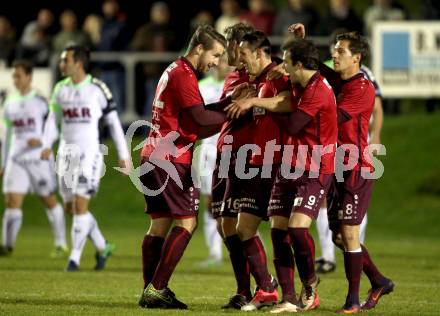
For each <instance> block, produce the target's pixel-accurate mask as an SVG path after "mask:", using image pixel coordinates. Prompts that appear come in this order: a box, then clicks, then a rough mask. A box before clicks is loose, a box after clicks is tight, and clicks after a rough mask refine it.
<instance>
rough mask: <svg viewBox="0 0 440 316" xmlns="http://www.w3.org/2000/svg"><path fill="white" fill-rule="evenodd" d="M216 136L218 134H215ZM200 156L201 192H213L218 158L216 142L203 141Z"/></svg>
mask: <svg viewBox="0 0 440 316" xmlns="http://www.w3.org/2000/svg"><path fill="white" fill-rule="evenodd" d="M215 136H216V135H215ZM199 150H200V158H199V161H198V173H199V177H200V192H201V193H202V194H205V195H211V194H212V174H213V172H214V168H215V161H216V158H217V147H216V146H215V144H214V145H213V144H206V143H202V144H201V145H200V149H199Z"/></svg>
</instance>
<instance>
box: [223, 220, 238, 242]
mask: <svg viewBox="0 0 440 316" xmlns="http://www.w3.org/2000/svg"><path fill="white" fill-rule="evenodd" d="M222 230H223V235H224V236H223V238H226V237H229V236H232V235H236V234H237V219H235V218H234V219H232V218H227V217H224V218H223V220H222Z"/></svg>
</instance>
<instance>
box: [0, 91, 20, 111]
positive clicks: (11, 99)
mask: <svg viewBox="0 0 440 316" xmlns="http://www.w3.org/2000/svg"><path fill="white" fill-rule="evenodd" d="M19 100H20V93H18V92H13V93H11V94H9V95H8V96H7V97H6V99H5V100H4V101H3V108H6V107H7V106H8V105H10V104H12V103H14V102H18V101H19Z"/></svg>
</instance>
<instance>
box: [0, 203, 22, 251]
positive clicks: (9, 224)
mask: <svg viewBox="0 0 440 316" xmlns="http://www.w3.org/2000/svg"><path fill="white" fill-rule="evenodd" d="M22 222H23V212H22V210H21V209H19V208H7V209H6V210H5V213H4V214H3V233H2V240H3V246H5V247H7V248H14V246H15V241H16V240H17V235H18V232H19V231H20V228H21V224H22Z"/></svg>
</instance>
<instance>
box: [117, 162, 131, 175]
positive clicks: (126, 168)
mask: <svg viewBox="0 0 440 316" xmlns="http://www.w3.org/2000/svg"><path fill="white" fill-rule="evenodd" d="M118 165H119V168H121V169H120V171H121V172H122V173H123V174H124V175H128V174H129V173H130V171H131V170H132V168H133V165H132V164H131V160H130V159H121V160H119V161H118Z"/></svg>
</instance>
